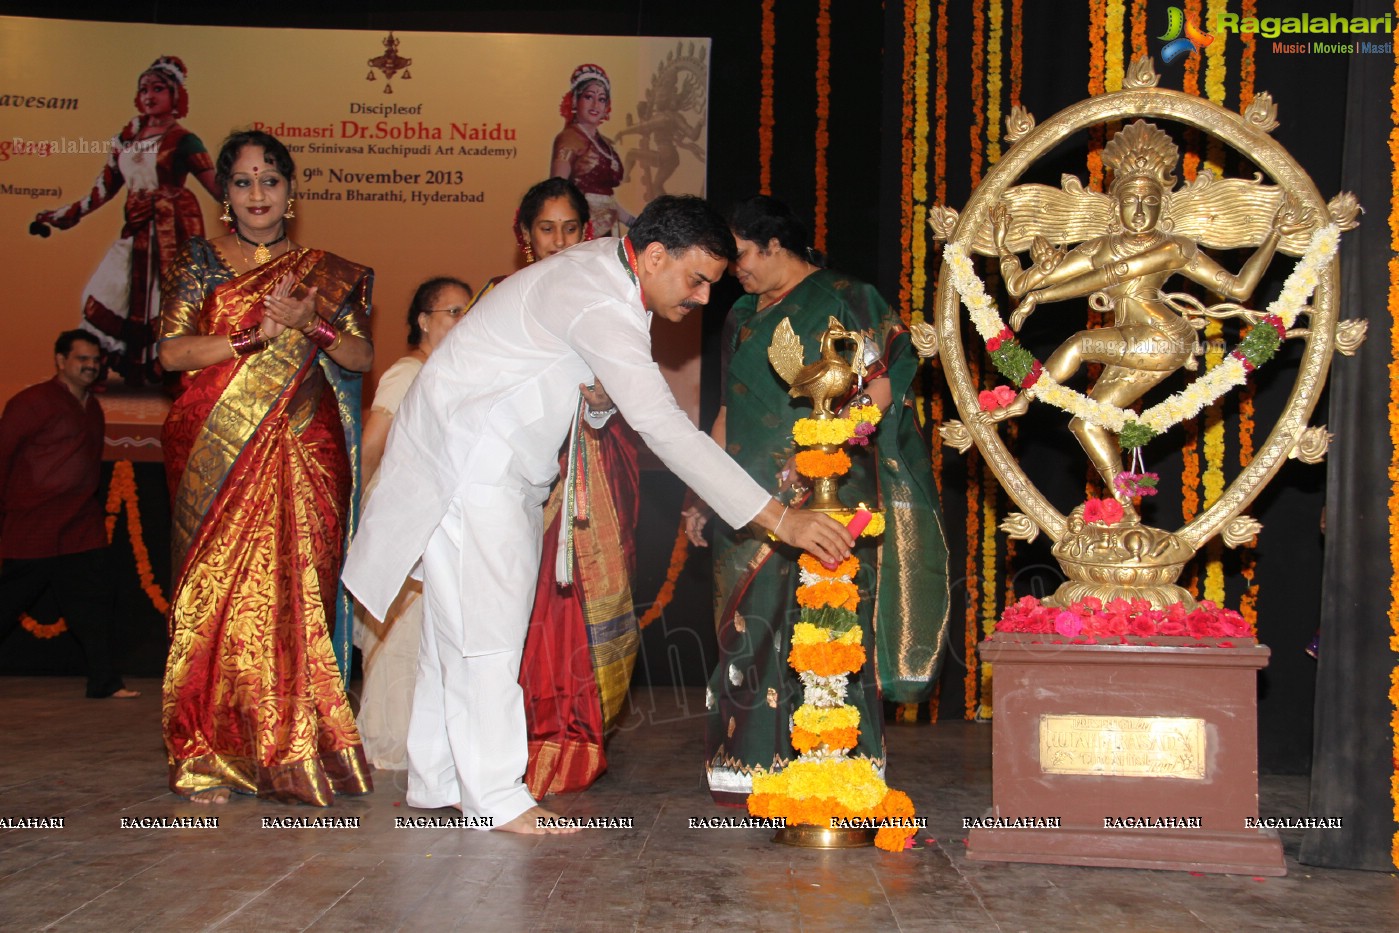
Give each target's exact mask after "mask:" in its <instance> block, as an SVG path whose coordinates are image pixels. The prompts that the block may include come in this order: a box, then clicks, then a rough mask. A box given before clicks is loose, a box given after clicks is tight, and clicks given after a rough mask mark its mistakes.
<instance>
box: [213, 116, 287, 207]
mask: <svg viewBox="0 0 1399 933" xmlns="http://www.w3.org/2000/svg"><path fill="white" fill-rule="evenodd" d="M244 146H257V147H258V148H259V149H261V150H262V155H263V158H264V159H266V161H267V164H268V165H270V166H272V167H273V168H275V169H276V170H277V173H278V174H279V175H281V176H282V177H283V178H285V179H286V180H287V185H288V186H291V185H293V184H295V183H296V163H295V162H294V161H292V157H291V153H290V152H288V151H287V147H286V146H284V145H282V141H281V140H280V139H278V138H277V137H275V136H273V135H272V134H271V133H264V132H263V131H262V130H242V131H240V132H237V133H231V134H229V137H228V138H227V139H225V140H224V141H223V146H222V147H221V148H220V149H219V157H218V159H217V160H216V161H215V162H214V181H216V182H217V183H218V186H219V190H220V191H222V192H224V197H227V196H228V179H229V177H230V176H231V175H232V174H233V163H234V162H237V161H238V153H239V152H241V151H242V149H243V147H244Z"/></svg>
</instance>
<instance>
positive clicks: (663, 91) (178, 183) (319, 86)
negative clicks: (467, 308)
mask: <svg viewBox="0 0 1399 933" xmlns="http://www.w3.org/2000/svg"><path fill="white" fill-rule="evenodd" d="M161 57H173V58H176V59H178V60H179V62H180V63H181V64H182V65H183V68H184V71H185V80H184V90H185V93H186V95H187V99H188V113H187V114H186V115H184V116H182V117H181V118H180V120H179V128H180V129H182V130H184V131H188V133H189V134H191V135H192V136H193V137H196V138H197V141H196V140H195V139H190V138H184V139H183V140H182V141H181V142H180V144H179V146H178V147H176V146H174V145H173V144H172V145H171V146H169V147H167V148H169V149H170V150H171V151H170V152H166V151H165V150H164V149H160V148H159V146H160V143H159V141H157V142H155V143H151V142H147V143H144V144H136V149H134V150H133V151H132V152H128V153H126V154H125V156H124V157H122V158H119V159H118V160H117V165H118V166H124V167H125V168H124V169H122V172H121V175H120V176H119V177H118V178H117V179H116V181H115V184H113V179H112V178H111V177H110V175H111V173H110V172H106V173H105V174H106V178H105V179H104V178H103V176H104V167H105V166H106V165H107V162H108V157H109V155H111V154H112V153H113V148H114V145H121V146H126V147H131V146H132V145H133V144H131V143H118V142H117V140H118V137H119V136H120V134H121V133H122V131H123V130H128V127H129V126H131V125H133V120H134V119H135V118H136V117H137V116H138V110H137V107H138V104H137V102H136V94H137V82H138V80H139V78H140V77H141V75H142V73H143V72H145V71H146V70H147V69H148V68H149V67H150V66H151V65H152V63H153V62H155V61H156V60H157V59H159V58H161ZM585 63H591V64H596V65H599V66H601V67H602V69H604V70H605V71H606V73H607V75H608V77H609V79H610V81H611V90H612V109H611V114H610V119H608V120H607V122H604V123H603V124H602V127H601V132H602V133H603V135H605V136H606V137H607V138H608V139H609V140H611V142H612V143H613V145H614V147H615V150H616V153H617V156H618V158H619V159H620V161H621V162H622V163H623V168H624V171H625V180H624V181H623V182H622V183H621V184H620V185H619V186H618V187H617V188H616V192H615V196H616V199H617V201H618V203H619V204H620V206H621V207H622V208H623V209H624V210H626V211H629V212H630V213H632V214H636V213H640V211H641V209H642V207H643V206H644V205H645V204H646V202H647V201H649V200H650V199H651V198H652V197H655V196H656V195H658V194H661V193H670V194H679V193H692V194H703V193H704V179H705V158H706V153H707V142H708V140H707V125H706V119H707V97H708V86H709V85H708V69H709V40H708V39H677V38H636V37H620V38H618V37H576V36H536V35H480V34H460V33H419V32H397V31H395V32H382V31H353V30H297V29H255V28H247V29H243V28H226V27H217V28H215V27H202V26H162V25H148V24H127V23H96V22H83V21H65V20H45V19H31V18H18V17H0V78H3V80H0V252H2V253H3V255H4V256H5V268H6V281H7V284H8V286H9V301H10V307H9V309H8V310H7V311H6V314H5V317H6V326H5V338H6V339H5V340H3V341H0V393H3V398H8V397H9V396H10V395H12V394H13V393H14V392H16V391H18V389H19V388H21V387H23V386H24V385H27V384H29V383H32V382H35V381H38V380H41V379H44V378H47V377H48V376H51V375H52V373H53V368H52V356H51V351H52V342H53V338H54V336H55V335H56V334H57V333H58V332H59V331H60V330H63V329H66V328H69V327H74V326H77V325H78V323H79V322H80V321H81V320H82V316H83V311H84V308H85V306H87V307H90V304H89V302H90V301H92V300H95V299H93V297H92V296H93V295H94V294H98V295H101V293H102V288H105V289H106V291H107V293H109V294H111V293H112V292H113V291H114V290H115V291H116V292H119V293H120V294H118V295H112V296H111V297H110V298H107V297H103V298H102V300H103V301H112V302H117V303H120V302H122V301H128V300H129V304H130V306H131V307H135V308H137V309H138V316H139V309H140V308H141V307H142V305H143V303H144V302H146V301H148V300H149V295H150V294H151V285H150V283H149V282H147V281H146V280H147V279H148V278H151V276H148V275H147V274H146V273H151V272H154V271H155V270H150V269H143V268H141V262H142V257H143V256H146V257H147V259H146V263H147V265H149V264H150V263H151V262H153V260H151V259H150V258H149V257H150V256H151V255H152V254H153V253H154V252H156V251H157V250H156V249H155V248H154V247H150V246H149V245H143V244H142V243H141V242H140V234H139V233H137V232H134V231H136V230H137V228H138V227H139V226H140V221H141V220H142V219H143V218H144V217H145V216H146V215H148V214H149V213H150V212H151V211H152V210H153V209H154V210H155V211H156V212H157V214H158V213H159V212H160V210H161V209H162V208H161V205H162V204H165V203H183V204H185V205H186V207H185V208H184V211H185V212H186V213H191V212H195V211H197V212H198V213H200V214H202V223H203V227H204V230H205V231H206V234H207V235H209V236H213V235H217V234H219V233H222V232H224V230H226V226H225V225H223V224H221V223H220V222H219V221H218V219H217V218H218V216H219V215H220V213H221V212H222V211H221V208H220V205H219V204H218V202H217V200H216V199H215V197H214V196H212V195H211V194H210V192H209V191H208V190H206V188H205V186H204V185H203V184H202V183H201V181H200V179H199V177H198V174H197V173H190V174H184V173H182V172H180V171H178V164H176V163H172V159H176V158H184V157H187V156H188V155H189V153H191V152H193V151H195V150H197V148H198V144H199V143H202V145H203V148H205V149H206V150H207V151H208V153H209V156H210V158H213V157H215V156H216V155H217V151H218V147H219V145H220V143H221V142H222V140H223V139H224V137H225V136H226V135H227V134H228V133H229V132H230V131H231V130H234V129H244V128H258V129H264V130H266V131H268V132H271V133H273V134H274V135H276V136H278V137H279V138H281V139H282V140H283V141H284V142H285V143H287V145H288V147H289V148H290V149H291V151H292V154H293V157H294V158H295V160H296V170H297V179H296V198H297V200H296V208H295V210H296V220H295V221H294V222H293V223H292V226H291V235H292V238H293V240H295V241H296V242H298V243H301V244H304V245H308V246H314V247H319V248H323V249H328V250H331V251H333V252H335V253H338V254H340V255H342V256H344V257H346V258H348V259H352V260H354V261H356V262H360V263H364V264H366V265H370V266H373V267H374V269H375V271H376V274H377V278H376V284H375V295H374V297H375V302H374V304H375V308H374V335H375V342H376V345H377V353H376V362H375V374H376V375H377V373H379V372H382V371H383V370H384V369H385V368H386V367H387V366H388V365H389V364H390V363H392V362H393V361H394V360H395V359H397V358H398V357H399V356H400V355H402V354H403V353H404V352H405V351H406V341H405V336H406V332H407V328H406V311H407V307H408V302H409V299H410V298H411V296H412V293H413V290H414V288H415V287H416V285H417V284H418V283H419V282H420V281H422V280H424V279H426V278H428V277H431V276H436V275H454V276H457V277H459V278H464V279H465V280H466V281H468V282H469V283H471V284H472V285H473V286H480V285H482V284H484V283H485V282H486V280H487V279H489V278H491V277H492V276H495V275H500V274H503V273H508V272H512V271H514V270H516V269H517V268H520V267H521V266H522V265H523V258H522V257H521V255H520V251H519V248H518V246H517V244H516V241H515V237H514V234H513V232H512V223H513V220H514V215H515V210H516V207H517V205H518V203H519V200H520V197H521V196H522V195H523V194H524V192H525V191H526V189H528V188H529V186H530V185H532V184H534V183H535V182H538V181H541V180H543V179H544V178H546V177H548V175H549V174H550V166H551V153H552V147H553V142H554V138H555V136H556V135H557V134H558V133H559V132H560V131H561V130H563V129H564V127H565V123H564V120H563V117H562V116H561V115H560V104H561V102H562V99H563V97H564V95H565V94H566V93H567V92H568V90H569V86H570V78H571V76H572V74H573V72H574V69H575V68H577V67H578V66H579V65H580V64H585ZM167 70H168V66H167ZM128 131H129V130H128ZM169 135H170V137H171V138H173V137H174V135H178V134H169ZM142 146H144V147H145V148H146V149H149V150H150V151H147V152H141V151H137V150H139V149H140V148H141V147H142ZM153 147H154V148H153ZM177 148H178V152H176V151H175V150H176V149H177ZM143 159H144V160H145V161H147V162H148V164H147V165H146V166H142V165H141V164H140V163H141V162H142V161H143ZM172 165H175V167H174V168H172ZM126 174H130V175H132V177H133V179H135V180H136V181H137V185H144V186H146V187H148V188H162V189H165V190H164V191H163V192H160V193H161V195H162V196H161V197H156V198H152V197H151V196H150V193H149V192H141V193H138V194H137V195H135V196H133V194H132V189H133V187H135V186H134V185H133V184H130V183H126V178H125V177H124V176H125V175H126ZM206 177H207V176H206ZM104 180H105V182H106V185H107V187H108V188H115V186H116V185H120V188H118V189H117V190H110V191H107V193H106V194H107V200H106V201H105V203H102V204H101V205H100V206H95V207H92V208H91V209H90V210H86V211H85V212H80V213H81V216H80V217H78V219H77V222H76V224H74V225H72V226H69V227H68V228H67V229H57V228H55V227H52V226H49V227H48V228H47V229H48V232H49V234H50V235H49V236H47V237H41V236H38V235H35V234H33V233H31V225H32V224H33V222H34V221H35V219H36V215H38V214H39V213H40V212H42V211H61V210H62V209H64V208H67V207H68V206H69V205H72V204H74V203H75V202H78V201H80V200H81V199H83V198H86V197H88V196H89V193H90V192H91V191H92V190H93V188H94V184H101V183H102V182H103V181H104ZM178 187H183V188H184V189H185V190H186V191H187V192H188V195H185V194H179V192H178V191H173V190H171V189H175V188H178ZM175 195H178V199H174V198H173V196H175ZM191 197H192V198H193V202H190V198H191ZM97 200H99V201H100V200H102V199H101V198H100V197H99V198H98V199H97ZM191 203H194V204H196V205H197V207H191V206H190V205H191ZM152 204H154V205H155V207H154V208H152V207H151V205H152ZM171 210H173V211H174V212H175V213H176V214H178V213H179V212H180V208H173V209H171ZM182 226H187V224H182V223H180V222H179V221H178V220H176V221H174V222H171V223H168V224H166V225H165V227H164V228H160V232H159V234H158V235H152V236H151V239H160V238H161V237H165V238H169V237H179V236H181V235H182V233H181V229H180V228H181V227H182ZM133 239H135V240H136V242H135V245H134V247H133V245H132V243H133ZM123 241H124V242H123ZM123 262H125V265H124V266H123V265H122V263H123ZM99 273H100V275H99ZM99 278H105V285H102V286H101V287H99V283H98V279H99ZM128 283H130V284H129V285H128ZM137 292H140V294H137ZM656 338H657V347H658V355H659V356H660V357H661V358H662V360H663V361H664V362H663V366H664V368H666V369H667V376H668V378H670V379H671V382H672V385H673V386H674V387H675V388H676V390H677V397H678V398H679V399H680V401H681V404H682V406H683V407H686V408H687V409H688V410H689V411H690V412H691V415H692V417H694V416H696V414H697V409H698V372H699V360H698V347H699V319H698V316H695V315H692V316H691V320H690V321H687V322H686V323H685V324H683V325H673V324H669V323H666V322H662V323H660V324H659V325H657V327H656ZM370 385H371V386H372V382H371V384H370ZM365 397H366V401H367V400H368V397H369V396H368V393H366V396H365Z"/></svg>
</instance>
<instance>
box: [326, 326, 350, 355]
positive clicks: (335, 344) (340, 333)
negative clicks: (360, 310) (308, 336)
mask: <svg viewBox="0 0 1399 933" xmlns="http://www.w3.org/2000/svg"><path fill="white" fill-rule="evenodd" d="M344 337H345V332H344V331H343V330H337V331H336V332H335V339H334V340H332V341H331V342H330V346H328V347H326V348H325V352H327V353H334V352H335V348H336V347H338V346H340V341H341V340H343V339H344Z"/></svg>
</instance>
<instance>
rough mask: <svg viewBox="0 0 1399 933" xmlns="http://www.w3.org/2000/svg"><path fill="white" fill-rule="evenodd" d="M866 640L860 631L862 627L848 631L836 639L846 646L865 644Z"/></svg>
mask: <svg viewBox="0 0 1399 933" xmlns="http://www.w3.org/2000/svg"><path fill="white" fill-rule="evenodd" d="M864 640H865V636H864V633H863V632H862V631H861V630H860V627H859V626H858V625H857V626H855V627H854V628H849V629H846V630H845V632H844V633H843V634H841V635H839V636H837V637H836V641H838V642H840V643H841V644H845V645H860V644H864Z"/></svg>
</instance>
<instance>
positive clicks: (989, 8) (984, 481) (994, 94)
mask: <svg viewBox="0 0 1399 933" xmlns="http://www.w3.org/2000/svg"><path fill="white" fill-rule="evenodd" d="M986 13H987V16H986V26H987V35H986V164H987V166H988V167H990V166H994V165H995V164H996V163H997V162H999V161H1000V158H1001V144H1000V138H1001V136H1000V130H1001V93H1002V91H1003V90H1004V87H1005V82H1004V80H1003V79H1002V74H1001V71H1002V68H1003V66H1004V63H1005V57H1004V55H1003V54H1002V43H1003V42H1004V39H1005V11H1004V9H1003V5H1002V2H1001V0H989V2H988V3H987V5H986ZM995 274H996V273H995V272H992V275H993V276H994V275H995ZM979 474H980V477H981V634H982V636H983V637H984V636H989V635H990V634H991V633H992V632H993V631H995V628H996V620H997V619H998V618H999V616H1000V600H999V598H998V597H999V596H1000V589H1001V583H1000V571H1001V554H1000V548H999V547H998V544H999V534H998V529H997V525H999V524H1000V523H999V522H998V521H997V517H998V512H999V508H1000V491H1001V487H1000V483H999V482H998V481H997V480H996V478H995V476H994V475H993V474H992V473H991V471H990V470H989V469H986V468H985V465H984V463H983V464H982V469H981V470H980V471H979ZM970 545H971V542H968V546H970ZM994 703H995V696H994V692H993V689H992V680H991V665H990V664H983V665H982V667H981V702H980V703H979V704H978V709H977V718H978V719H990V718H991V716H992V713H993V706H994Z"/></svg>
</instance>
